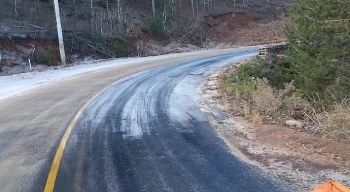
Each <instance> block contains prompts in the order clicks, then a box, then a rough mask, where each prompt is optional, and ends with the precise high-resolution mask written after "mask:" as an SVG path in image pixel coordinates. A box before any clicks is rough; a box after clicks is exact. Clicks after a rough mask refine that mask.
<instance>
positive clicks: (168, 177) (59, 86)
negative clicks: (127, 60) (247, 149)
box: [0, 50, 288, 192]
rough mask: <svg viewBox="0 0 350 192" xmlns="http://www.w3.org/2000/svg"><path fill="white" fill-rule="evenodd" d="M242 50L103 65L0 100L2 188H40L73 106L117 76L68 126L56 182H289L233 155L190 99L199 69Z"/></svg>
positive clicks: (256, 187)
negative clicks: (125, 64)
mask: <svg viewBox="0 0 350 192" xmlns="http://www.w3.org/2000/svg"><path fill="white" fill-rule="evenodd" d="M241 51H242V50H236V52H237V53H232V52H234V51H232V50H226V51H217V52H212V53H208V52H207V53H203V54H197V55H192V56H186V57H183V58H168V59H163V60H154V61H149V62H140V63H135V64H132V65H130V66H122V67H115V68H110V69H108V70H103V71H99V72H95V73H89V74H85V75H82V76H80V77H78V78H75V79H70V80H67V81H63V82H59V83H56V84H53V85H49V86H45V87H42V88H39V89H36V90H34V91H31V92H28V93H25V94H22V95H19V96H17V97H13V98H10V99H7V100H4V101H1V102H0V106H1V108H0V116H1V121H0V170H1V172H0V186H1V191H43V189H44V187H45V183H46V180H47V176H48V173H49V170H50V167H51V164H52V161H53V158H54V155H55V153H56V150H57V146H58V144H59V142H60V140H61V138H62V135H63V134H64V132H65V130H66V128H67V127H68V125H69V123H70V122H71V120H72V119H73V117H74V115H75V114H76V113H77V112H78V111H79V109H80V108H81V107H82V106H83V105H84V104H85V103H86V102H87V101H88V100H89V99H90V98H91V97H92V96H93V95H95V94H97V93H98V92H100V91H101V90H102V89H103V88H104V87H106V86H108V85H111V84H112V83H114V82H116V81H117V83H115V84H113V85H112V86H111V87H109V88H108V89H107V90H105V91H104V92H102V93H101V94H100V95H99V96H98V97H97V98H95V99H94V100H93V101H92V102H91V103H90V104H89V106H88V107H87V109H86V110H85V111H84V112H83V114H82V115H81V116H80V118H79V120H78V122H77V123H76V124H75V126H74V127H73V131H72V133H71V135H70V137H69V140H68V143H67V145H66V148H65V150H64V154H63V158H62V161H61V167H60V169H59V171H58V175H57V180H56V183H55V188H54V189H55V191H84V192H85V191H122V192H129V191H130V192H136V191H151V192H153V191H218V192H221V191H230V192H232V191H249V192H253V191H259V192H260V191H269V192H271V191H288V189H287V188H286V187H281V183H280V182H278V181H275V180H272V179H271V178H268V177H266V176H265V175H263V174H261V173H260V172H259V171H258V170H256V169H255V168H253V167H251V166H249V165H247V164H245V163H243V162H241V161H240V160H239V159H237V158H236V157H235V156H233V155H232V154H231V153H230V152H229V149H228V148H227V147H226V145H225V144H224V143H223V141H222V140H221V139H220V138H218V137H217V136H216V134H215V133H214V132H213V130H212V129H211V127H210V124H209V123H208V121H207V119H206V117H205V116H204V115H203V113H202V112H201V111H200V110H199V108H198V107H197V105H196V100H197V98H196V97H197V93H196V91H195V90H196V86H197V85H198V84H199V82H200V81H201V80H202V79H203V78H204V77H205V75H207V74H208V73H210V72H213V71H214V70H216V69H217V68H219V67H222V66H223V65H225V64H227V63H228V60H231V61H232V60H238V59H243V58H245V57H247V56H249V55H251V54H253V53H255V51H248V52H241ZM225 53H226V55H222V56H217V57H211V58H206V59H199V60H198V58H205V57H210V56H214V55H219V54H225ZM227 53H230V54H228V55H227ZM194 59H196V61H193V62H191V61H189V60H194ZM169 63H172V64H170V65H165V64H169ZM157 66H158V67H157ZM159 66H160V67H159ZM149 68H151V69H149ZM145 69H149V70H146V71H144V70H145ZM135 72H139V73H135ZM130 74H133V75H131V76H128V75H130ZM120 79H121V80H120ZM118 80H119V81H118ZM283 186H284V185H283Z"/></svg>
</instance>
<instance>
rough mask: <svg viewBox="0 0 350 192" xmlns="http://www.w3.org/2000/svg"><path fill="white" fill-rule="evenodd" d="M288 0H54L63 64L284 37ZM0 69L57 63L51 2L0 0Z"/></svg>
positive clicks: (251, 42)
mask: <svg viewBox="0 0 350 192" xmlns="http://www.w3.org/2000/svg"><path fill="white" fill-rule="evenodd" d="M290 1H292V0H267V1H257V0H193V1H191V0H186V1H184V0H162V1H160V0H155V10H154V11H155V13H156V14H155V17H153V10H152V2H151V0H129V1H126V0H60V1H59V2H60V8H61V20H62V25H63V30H64V38H65V45H66V52H67V55H68V62H74V61H77V60H89V59H98V58H110V57H124V56H137V55H158V54H165V53H171V52H182V51H189V50H193V49H200V48H215V47H218V48H220V47H229V46H231V45H234V44H236V45H252V44H261V43H269V42H279V41H283V40H284V32H283V31H284V28H283V27H284V23H285V17H284V15H285V11H286V9H287V7H288V4H289V3H290ZM0 26H1V27H0V54H1V55H2V61H1V63H0V66H1V67H0V68H1V69H0V72H1V71H2V72H3V73H4V72H6V71H9V69H10V68H11V69H12V70H11V71H12V72H13V68H14V67H13V66H15V71H18V72H21V71H25V70H28V59H31V61H32V62H34V63H36V64H45V65H47V64H49V65H57V64H58V62H59V57H58V50H57V38H56V31H55V26H56V25H55V18H54V11H53V5H52V2H51V1H48V0H35V1H34V0H2V1H1V2H0Z"/></svg>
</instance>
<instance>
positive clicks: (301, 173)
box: [199, 70, 350, 191]
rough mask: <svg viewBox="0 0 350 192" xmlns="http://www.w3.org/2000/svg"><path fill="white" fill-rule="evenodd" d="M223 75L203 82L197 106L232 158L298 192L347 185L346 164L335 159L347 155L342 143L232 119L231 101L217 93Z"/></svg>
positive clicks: (349, 181)
mask: <svg viewBox="0 0 350 192" xmlns="http://www.w3.org/2000/svg"><path fill="white" fill-rule="evenodd" d="M223 71H224V70H220V71H217V72H216V73H214V74H212V75H210V76H208V77H207V78H206V79H205V80H204V81H203V82H202V84H201V87H200V89H201V96H202V98H201V100H200V102H199V103H200V107H201V110H202V111H203V112H205V114H206V115H207V116H208V118H209V120H210V122H211V124H212V127H213V128H214V129H215V130H216V132H217V133H218V135H219V136H220V137H221V138H222V139H223V140H224V141H225V142H226V144H227V145H228V146H229V147H230V149H231V151H232V153H233V154H234V155H235V156H238V157H239V158H240V159H241V160H243V161H246V162H248V163H250V164H252V165H254V166H256V167H259V168H260V169H262V170H263V171H264V172H266V173H267V174H269V175H271V176H273V177H275V178H279V179H282V180H284V181H286V182H288V183H290V184H292V185H293V186H295V187H296V188H297V189H298V190H299V191H311V190H312V189H313V188H314V187H315V186H316V185H318V184H321V183H324V182H326V181H327V180H328V179H330V178H332V179H334V180H337V181H339V182H341V183H343V184H344V185H347V186H349V185H350V175H349V172H348V170H347V169H346V167H347V166H348V163H349V161H347V160H346V159H343V158H342V156H339V155H337V154H339V153H345V154H346V153H348V148H347V147H346V145H345V146H344V143H341V142H336V141H330V140H328V139H325V138H321V137H320V136H317V135H310V134H308V133H305V132H300V131H297V130H294V129H290V128H287V127H285V126H284V125H278V124H261V125H256V124H254V123H252V122H249V121H247V120H246V119H244V118H243V117H240V116H235V115H234V114H232V112H230V111H229V110H228V109H230V108H232V107H234V106H232V102H231V101H230V98H227V97H225V95H224V94H223V93H222V91H221V89H220V81H219V78H220V74H221V73H222V72H223ZM335 146H344V147H340V148H339V147H338V148H337V147H335ZM332 152H333V153H332ZM344 167H345V168H344Z"/></svg>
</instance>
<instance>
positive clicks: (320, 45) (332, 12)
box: [287, 0, 350, 102]
mask: <svg viewBox="0 0 350 192" xmlns="http://www.w3.org/2000/svg"><path fill="white" fill-rule="evenodd" d="M289 17H290V19H291V26H290V27H289V28H288V30H287V35H288V39H289V45H290V59H291V62H292V66H293V69H294V70H295V71H296V74H297V76H296V77H295V83H296V85H297V87H299V88H301V89H302V90H303V91H304V92H305V93H306V94H308V95H309V96H310V97H313V98H315V100H316V101H317V100H321V101H328V102H330V101H334V99H341V98H344V97H345V96H346V95H347V96H349V95H350V20H349V19H350V1H349V0H296V1H295V3H294V4H293V5H292V6H291V8H290V11H289Z"/></svg>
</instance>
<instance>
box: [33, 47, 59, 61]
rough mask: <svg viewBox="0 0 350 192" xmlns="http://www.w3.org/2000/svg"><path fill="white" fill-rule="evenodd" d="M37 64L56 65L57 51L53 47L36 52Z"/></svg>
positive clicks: (35, 59)
mask: <svg viewBox="0 0 350 192" xmlns="http://www.w3.org/2000/svg"><path fill="white" fill-rule="evenodd" d="M34 61H35V62H36V63H41V64H47V65H54V64H55V63H56V51H55V49H54V48H53V47H49V48H47V49H43V48H39V49H37V50H36V51H35V52H34Z"/></svg>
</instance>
